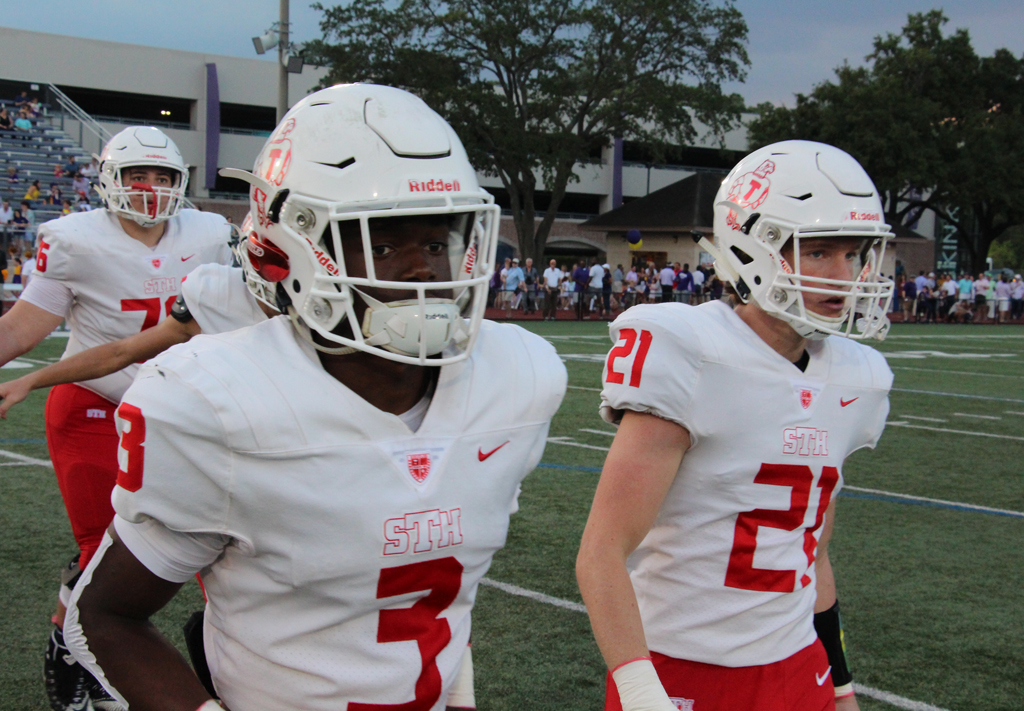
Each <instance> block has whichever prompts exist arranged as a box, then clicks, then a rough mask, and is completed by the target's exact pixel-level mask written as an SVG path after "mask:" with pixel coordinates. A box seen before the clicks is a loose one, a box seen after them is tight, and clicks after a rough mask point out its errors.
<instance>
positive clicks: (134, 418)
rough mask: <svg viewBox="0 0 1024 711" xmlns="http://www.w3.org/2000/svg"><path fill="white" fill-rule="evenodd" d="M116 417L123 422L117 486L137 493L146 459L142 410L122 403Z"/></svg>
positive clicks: (140, 486)
mask: <svg viewBox="0 0 1024 711" xmlns="http://www.w3.org/2000/svg"><path fill="white" fill-rule="evenodd" d="M117 416H118V417H120V418H121V419H122V420H124V426H123V427H122V428H121V449H123V450H124V455H123V461H124V466H121V461H120V460H121V459H122V458H121V457H118V459H119V461H118V467H117V485H118V486H120V487H121V488H122V489H124V490H126V491H138V490H139V489H141V488H142V469H143V467H144V465H145V457H146V418H144V417H143V416H142V410H140V409H139V408H137V407H136V406H135V405H131V404H129V403H127V402H122V403H121V406H120V407H118V408H117Z"/></svg>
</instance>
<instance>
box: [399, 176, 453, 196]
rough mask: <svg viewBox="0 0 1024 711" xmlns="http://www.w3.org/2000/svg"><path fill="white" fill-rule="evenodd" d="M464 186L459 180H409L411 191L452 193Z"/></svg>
mask: <svg viewBox="0 0 1024 711" xmlns="http://www.w3.org/2000/svg"><path fill="white" fill-rule="evenodd" d="M460 190H462V188H461V187H460V186H459V181H458V180H440V179H438V178H435V179H431V180H427V181H423V180H411V179H410V180H409V192H411V193H452V192H456V193H457V192H459V191H460Z"/></svg>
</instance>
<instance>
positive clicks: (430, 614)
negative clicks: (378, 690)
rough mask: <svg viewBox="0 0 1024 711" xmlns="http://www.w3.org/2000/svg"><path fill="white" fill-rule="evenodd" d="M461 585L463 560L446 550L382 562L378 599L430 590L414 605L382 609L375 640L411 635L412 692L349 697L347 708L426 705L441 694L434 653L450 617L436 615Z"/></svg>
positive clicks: (372, 710) (408, 709)
mask: <svg viewBox="0 0 1024 711" xmlns="http://www.w3.org/2000/svg"><path fill="white" fill-rule="evenodd" d="M461 587H462V563H460V562H459V561H457V560H456V559H455V558H453V557H451V556H449V557H447V558H441V559H439V560H426V561H423V562H421V563H410V564H409V565H400V566H398V567H395V568H384V569H383V570H382V571H380V578H379V579H378V581H377V599H378V600H380V599H382V598H387V597H395V596H396V595H407V594H409V593H414V592H421V591H423V590H429V591H430V592H429V593H428V594H427V595H426V596H425V597H422V598H420V599H419V600H417V601H416V602H415V603H414V604H413V606H412V607H406V608H401V609H398V610H381V611H380V613H379V614H380V622H379V623H378V625H377V642H378V643H379V644H386V643H388V642H406V641H415V642H416V644H417V645H418V646H419V650H420V657H421V659H422V660H423V667H422V671H421V672H420V675H419V678H418V679H416V687H415V689H416V690H415V697H414V698H413V700H412V701H407V702H405V703H402V704H364V703H357V702H354V701H353V702H349V704H348V711H428V709H430V708H431V707H432V706H433V705H434V704H436V703H437V700H438V699H440V698H441V673H440V672H439V671H438V670H437V655H438V654H439V653H440V652H441V650H443V649H444V648H445V647H446V646H448V643H449V642H451V640H452V631H451V628H450V627H449V626H448V620H446V619H443V618H440V617H438V616H439V615H440V614H441V613H442V612H444V611H445V610H446V609H448V606H449V605H451V604H452V603H453V602H455V598H456V596H457V595H458V594H459V588H461Z"/></svg>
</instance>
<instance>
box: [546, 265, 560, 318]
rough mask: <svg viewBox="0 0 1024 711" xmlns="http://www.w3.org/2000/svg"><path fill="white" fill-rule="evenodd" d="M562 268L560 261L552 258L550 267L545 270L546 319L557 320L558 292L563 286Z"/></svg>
mask: <svg viewBox="0 0 1024 711" xmlns="http://www.w3.org/2000/svg"><path fill="white" fill-rule="evenodd" d="M564 276H565V275H564V274H562V270H561V269H559V268H558V263H557V262H556V261H555V260H554V259H552V260H551V261H550V262H548V268H547V269H545V270H544V281H543V284H544V320H545V321H554V320H555V309H556V308H557V307H558V292H559V290H560V289H561V287H562V278H563V277H564Z"/></svg>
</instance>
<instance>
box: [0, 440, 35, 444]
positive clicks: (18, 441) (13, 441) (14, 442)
mask: <svg viewBox="0 0 1024 711" xmlns="http://www.w3.org/2000/svg"><path fill="white" fill-rule="evenodd" d="M0 444H46V440H45V439H0Z"/></svg>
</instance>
